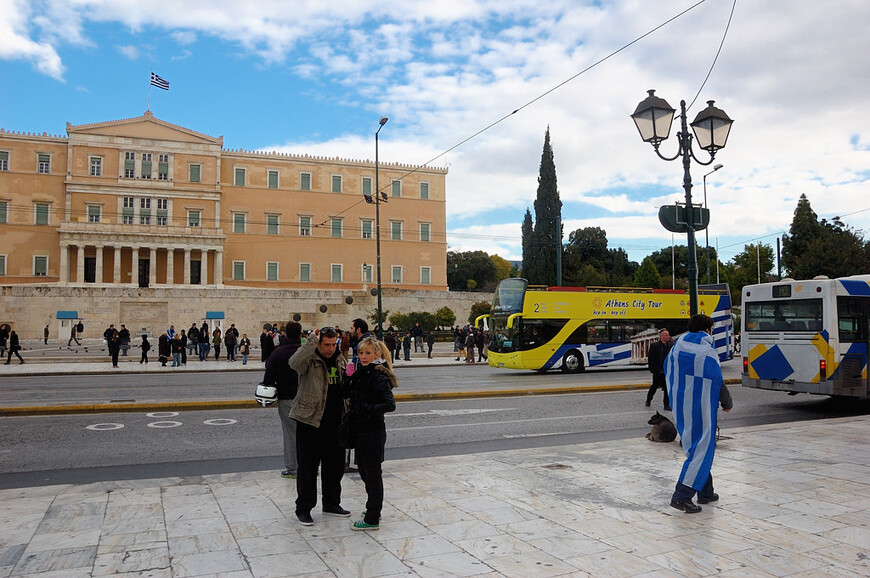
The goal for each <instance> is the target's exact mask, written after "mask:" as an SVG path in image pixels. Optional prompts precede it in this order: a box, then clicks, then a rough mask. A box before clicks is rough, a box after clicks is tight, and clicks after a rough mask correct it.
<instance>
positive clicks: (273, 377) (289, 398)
mask: <svg viewBox="0 0 870 578" xmlns="http://www.w3.org/2000/svg"><path fill="white" fill-rule="evenodd" d="M284 331H285V332H286V334H287V339H288V342H287V343H286V344H285V345H281V346H280V347H278V348H276V349H275V350H274V351H273V352H272V354H271V355H269V358H268V359H267V360H266V373H265V374H264V376H263V383H265V384H266V385H274V386H275V389H276V390H277V394H278V417H279V418H280V419H281V430H282V431H283V433H284V471H282V472H281V476H282V477H284V478H290V479H294V480H295V479H296V470H297V462H296V420H293V419H291V418H290V407H291V406H292V405H293V399H294V398H295V397H296V390H297V388H298V386H299V376H298V375H297V374H296V372H295V371H294V370H293V369H292V368H291V367H290V365H289V363H288V361H289V360H290V357H291V356H292V355H293V354H294V353H296V350H297V349H299V346H300V345H302V325H300V324H299V323H296V322H295V321H288V322H287V324H286V325H285V326H284Z"/></svg>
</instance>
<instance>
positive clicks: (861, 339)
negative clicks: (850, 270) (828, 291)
mask: <svg viewBox="0 0 870 578" xmlns="http://www.w3.org/2000/svg"><path fill="white" fill-rule="evenodd" d="M837 330H838V333H839V338H840V353H841V359H840V365H839V366H838V367H837V368H836V370H835V371H836V373H835V374H834V395H848V396H857V397H864V398H866V397H868V396H870V387H868V375H867V374H868V367H867V360H868V352H870V297H864V296H840V297H837Z"/></svg>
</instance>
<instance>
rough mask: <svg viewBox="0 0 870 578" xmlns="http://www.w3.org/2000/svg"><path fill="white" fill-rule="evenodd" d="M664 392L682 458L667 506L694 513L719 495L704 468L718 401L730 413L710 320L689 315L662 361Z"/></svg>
mask: <svg viewBox="0 0 870 578" xmlns="http://www.w3.org/2000/svg"><path fill="white" fill-rule="evenodd" d="M665 375H666V379H667V383H668V394H669V395H670V400H671V403H672V405H673V408H674V421H675V422H676V426H677V431H678V432H679V433H680V444H681V445H682V446H683V453H685V454H686V461H685V462H684V463H683V469H682V471H681V472H680V479H679V481H677V486H676V488H675V489H674V494H673V496H672V497H671V507H672V508H676V509H678V510H682V511H684V512H686V513H687V514H696V513H698V512H700V511H701V506H697V505H695V503H694V502H692V498H693V497H694V496H695V492H697V493H698V503H699V504H708V503H710V502H715V501H717V500H718V499H719V495H718V494H716V493H715V492H714V491H713V476H712V474H711V473H710V468H711V466H712V465H713V456H714V454H715V450H716V435H715V434H716V413H717V410H718V409H719V408H718V405H719V404H720V403H721V404H722V409H724V410H725V411H726V412H728V411H731V407H732V402H731V394H730V393H729V392H728V388H727V387H725V384H724V382H723V380H722V368H721V367H720V365H719V354H718V353H717V352H716V348H715V346H714V342H713V319H711V318H710V317H708V316H707V315H693V316H692V318H691V319H689V325H688V332H687V333H684V334H682V335H680V337H679V338H678V339H677V342H676V344H674V347H673V348H672V349H671V352H670V353H669V354H668V357H667V359H666V360H665Z"/></svg>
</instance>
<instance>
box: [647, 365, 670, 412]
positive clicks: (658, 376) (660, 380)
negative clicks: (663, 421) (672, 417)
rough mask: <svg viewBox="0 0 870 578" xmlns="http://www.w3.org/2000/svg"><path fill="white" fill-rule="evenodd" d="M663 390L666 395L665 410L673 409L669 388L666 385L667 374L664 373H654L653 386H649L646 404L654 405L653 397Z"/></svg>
mask: <svg viewBox="0 0 870 578" xmlns="http://www.w3.org/2000/svg"><path fill="white" fill-rule="evenodd" d="M657 389H661V390H662V394H663V395H664V398H665V399H664V402H665V409H668V408H670V407H671V402H670V400H669V399H668V386H667V384H666V383H665V374H664V373H653V374H652V385H650V386H649V391H648V392H647V393H646V402H647V403H652V400H653V397H655V395H656V390H657Z"/></svg>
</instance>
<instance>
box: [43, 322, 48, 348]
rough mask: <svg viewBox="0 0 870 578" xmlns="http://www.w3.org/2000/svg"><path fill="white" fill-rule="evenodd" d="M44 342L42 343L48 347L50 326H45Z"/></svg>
mask: <svg viewBox="0 0 870 578" xmlns="http://www.w3.org/2000/svg"><path fill="white" fill-rule="evenodd" d="M42 335H43V340H42V343H43V344H45V345H48V324H46V325H45V329H43V330H42Z"/></svg>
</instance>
